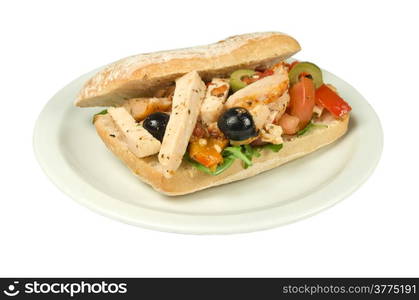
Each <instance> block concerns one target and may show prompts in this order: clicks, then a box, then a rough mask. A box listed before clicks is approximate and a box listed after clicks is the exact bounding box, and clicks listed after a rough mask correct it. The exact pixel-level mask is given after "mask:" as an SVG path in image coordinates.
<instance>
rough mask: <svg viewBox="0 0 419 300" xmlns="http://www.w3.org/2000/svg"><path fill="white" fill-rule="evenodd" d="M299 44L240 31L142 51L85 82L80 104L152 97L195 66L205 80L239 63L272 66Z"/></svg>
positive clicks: (241, 65)
mask: <svg viewBox="0 0 419 300" xmlns="http://www.w3.org/2000/svg"><path fill="white" fill-rule="evenodd" d="M299 50H300V45H299V44H298V42H297V41H296V40H295V39H294V38H292V37H290V36H288V35H286V34H283V33H279V32H259V33H249V34H243V35H237V36H233V37H230V38H227V39H226V40H222V41H219V42H217V43H215V44H210V45H205V46H198V47H193V48H185V49H177V50H169V51H161V52H155V53H147V54H139V55H134V56H130V57H127V58H124V59H121V60H119V61H116V62H114V63H112V64H110V65H108V66H107V67H105V68H104V69H103V70H102V71H99V72H98V73H97V74H96V75H94V76H93V77H92V78H91V79H90V80H88V81H87V82H86V84H85V85H84V87H83V88H82V89H81V91H80V92H79V94H78V96H77V99H76V101H75V103H74V104H75V105H76V106H80V107H90V106H115V105H120V104H121V103H122V102H123V101H124V100H126V99H129V98H134V97H148V96H152V94H153V93H154V92H155V91H156V90H157V89H160V88H162V87H165V86H168V85H169V84H171V83H172V82H173V81H174V80H175V79H176V78H178V77H179V76H181V75H183V74H185V73H188V72H190V71H193V70H196V71H198V72H199V74H200V76H201V77H202V78H203V79H204V80H208V79H211V78H212V77H214V76H227V75H229V74H230V73H231V72H233V71H234V70H236V69H237V68H255V67H257V66H270V65H272V64H274V63H277V62H278V61H281V60H284V59H286V58H288V57H290V56H292V55H293V54H295V53H296V52H298V51H299Z"/></svg>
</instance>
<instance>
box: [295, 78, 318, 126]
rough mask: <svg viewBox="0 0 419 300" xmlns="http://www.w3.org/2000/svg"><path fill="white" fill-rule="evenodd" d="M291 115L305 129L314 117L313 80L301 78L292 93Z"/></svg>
mask: <svg viewBox="0 0 419 300" xmlns="http://www.w3.org/2000/svg"><path fill="white" fill-rule="evenodd" d="M289 93H290V98H291V99H290V114H291V115H292V116H294V117H297V118H299V119H300V124H299V125H300V128H303V127H304V126H305V125H307V123H308V122H309V121H310V120H311V117H312V116H313V108H314V99H315V88H314V83H313V80H312V79H310V78H307V77H301V78H300V81H298V82H297V83H296V84H294V85H293V86H292V87H291V89H290V91H289Z"/></svg>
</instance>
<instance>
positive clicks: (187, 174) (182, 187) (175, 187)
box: [95, 114, 349, 196]
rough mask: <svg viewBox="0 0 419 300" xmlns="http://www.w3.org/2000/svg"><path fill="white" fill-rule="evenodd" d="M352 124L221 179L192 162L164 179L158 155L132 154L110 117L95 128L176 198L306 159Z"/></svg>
mask: <svg viewBox="0 0 419 300" xmlns="http://www.w3.org/2000/svg"><path fill="white" fill-rule="evenodd" d="M348 122H349V114H348V115H346V117H345V118H344V119H342V120H332V121H329V122H328V123H327V125H328V127H327V128H316V129H314V130H312V131H310V132H308V133H307V134H305V135H303V136H300V137H294V138H292V139H291V140H289V141H285V142H284V144H283V145H284V146H283V148H282V149H281V150H280V151H279V152H273V151H271V150H263V151H262V155H261V156H260V157H259V158H254V160H253V166H251V167H249V168H247V169H244V168H243V166H242V163H241V161H239V160H236V161H235V162H234V164H233V165H232V166H231V167H230V168H229V169H227V170H226V171H224V172H223V173H221V174H219V175H217V176H212V175H208V174H206V173H204V172H201V171H199V170H197V169H195V167H194V166H192V164H190V163H188V162H183V163H182V165H181V166H180V168H179V169H178V170H177V171H176V172H175V173H174V175H173V177H171V178H170V179H168V178H165V177H164V176H163V169H162V168H163V167H162V166H161V165H160V164H159V162H158V159H157V156H156V155H154V156H149V157H145V158H138V157H136V156H135V155H134V154H133V153H132V152H131V151H129V150H128V147H127V145H126V144H125V143H124V142H123V138H122V136H121V134H120V133H119V132H118V130H117V128H116V127H115V124H114V122H113V120H112V118H111V117H110V116H109V114H107V115H99V116H97V118H95V127H96V130H97V132H98V134H99V136H100V137H101V138H102V140H103V142H104V143H105V144H106V146H107V147H108V148H109V149H110V150H111V151H112V152H113V153H114V154H115V155H116V156H117V157H119V159H121V160H122V161H123V162H124V163H125V164H126V165H127V166H128V167H129V168H130V169H131V171H132V172H133V173H134V174H135V175H137V176H138V177H139V178H140V179H141V180H142V181H144V182H146V183H148V184H150V185H151V186H152V187H153V188H154V189H155V190H157V191H159V192H161V193H164V194H166V195H170V196H174V195H183V194H189V193H193V192H195V191H199V190H202V189H206V188H209V187H213V186H217V185H221V184H226V183H229V182H233V181H237V180H241V179H245V178H248V177H252V176H254V175H257V174H259V173H262V172H264V171H267V170H270V169H273V168H275V167H277V166H279V165H282V164H284V163H286V162H288V161H291V160H294V159H296V158H299V157H301V156H304V155H306V154H308V153H311V152H313V151H315V150H317V149H319V148H321V147H323V146H326V145H328V144H330V143H332V142H334V141H335V140H337V139H338V138H339V137H341V136H342V135H344V134H345V132H346V130H347V128H348Z"/></svg>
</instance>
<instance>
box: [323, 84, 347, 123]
mask: <svg viewBox="0 0 419 300" xmlns="http://www.w3.org/2000/svg"><path fill="white" fill-rule="evenodd" d="M316 103H317V104H320V105H321V106H323V107H324V108H325V109H327V110H328V111H329V112H330V113H331V114H332V115H333V116H335V117H336V118H341V117H343V116H344V115H346V114H347V113H348V112H350V111H351V110H352V107H351V106H350V105H349V104H348V103H347V102H346V101H345V100H343V99H342V98H341V97H340V96H339V95H338V94H336V93H335V92H334V91H333V90H332V89H331V88H329V87H328V86H327V85H325V84H323V85H321V86H320V87H319V88H318V89H317V90H316Z"/></svg>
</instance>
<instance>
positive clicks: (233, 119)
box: [217, 107, 257, 141]
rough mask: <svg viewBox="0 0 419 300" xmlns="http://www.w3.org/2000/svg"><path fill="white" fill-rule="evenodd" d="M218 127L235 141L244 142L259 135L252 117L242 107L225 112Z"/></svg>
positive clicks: (219, 120)
mask: <svg viewBox="0 0 419 300" xmlns="http://www.w3.org/2000/svg"><path fill="white" fill-rule="evenodd" d="M217 125H218V128H219V129H220V130H221V131H222V132H223V133H224V135H225V136H226V137H227V138H229V139H230V140H233V141H244V140H247V139H248V138H251V137H254V136H256V135H257V131H256V126H255V122H254V121H253V118H252V115H251V114H250V113H249V112H248V111H247V109H245V108H242V107H233V108H230V109H229V110H227V111H226V112H224V113H223V114H222V115H221V116H220V118H219V119H218V122H217Z"/></svg>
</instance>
